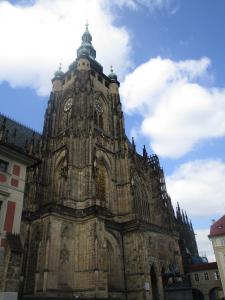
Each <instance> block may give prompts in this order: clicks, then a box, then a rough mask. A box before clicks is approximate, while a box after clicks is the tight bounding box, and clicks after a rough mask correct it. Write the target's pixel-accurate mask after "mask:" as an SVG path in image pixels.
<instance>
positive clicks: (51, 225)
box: [22, 25, 182, 300]
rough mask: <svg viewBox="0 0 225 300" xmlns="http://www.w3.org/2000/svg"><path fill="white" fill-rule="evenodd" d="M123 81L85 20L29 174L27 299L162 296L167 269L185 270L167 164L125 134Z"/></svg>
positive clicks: (55, 85)
mask: <svg viewBox="0 0 225 300" xmlns="http://www.w3.org/2000/svg"><path fill="white" fill-rule="evenodd" d="M119 85H120V83H119V81H118V80H117V76H116V74H115V73H114V72H113V69H112V68H111V72H110V74H109V75H108V76H106V75H105V74H104V73H103V67H102V66H101V65H100V64H99V63H98V62H97V60H96V51H95V49H94V47H93V45H92V36H91V34H90V32H89V30H88V25H86V30H85V32H84V34H83V35H82V43H81V46H80V47H79V48H78V50H77V58H76V60H75V61H74V62H73V63H72V64H71V65H70V66H69V69H68V71H67V72H66V73H64V72H62V70H61V67H60V68H59V70H58V71H56V72H55V75H54V78H53V79H52V92H51V95H50V98H49V101H48V106H47V109H46V113H45V122H44V130H43V136H42V141H41V149H40V163H39V164H37V165H35V166H33V168H31V169H30V170H29V172H28V178H27V188H26V197H25V207H24V216H23V228H22V232H23V235H24V240H25V246H24V247H25V251H24V252H25V254H24V263H23V276H24V282H23V289H22V294H23V297H24V298H26V297H38V298H39V299H40V298H41V299H48V298H51V297H53V298H56V297H59V298H88V299H89V298H90V299H103V298H104V299H124V300H125V299H126V300H127V299H129V300H135V299H139V300H142V299H143V300H144V299H147V300H151V299H163V279H162V270H164V271H168V272H169V269H170V268H172V267H173V268H174V269H175V267H176V270H180V271H182V269H181V268H182V267H181V260H180V253H179V247H178V236H177V233H176V230H175V228H176V227H175V217H174V213H173V208H172V205H171V201H170V198H169V196H168V195H167V192H166V188H165V182H164V175H163V170H162V169H161V167H160V165H159V161H158V158H157V156H156V155H154V156H150V157H149V156H148V154H147V151H146V148H145V147H144V150H143V156H141V155H139V154H137V153H136V150H135V144H134V141H133V142H132V143H130V141H129V140H128V138H127V137H126V135H125V130H124V118H123V112H122V108H121V102H120V96H119ZM153 241H154V242H153ZM171 249H172V250H171ZM170 250H171V251H170ZM171 266H172V267H171ZM151 274H153V275H151ZM151 285H152V287H153V289H152V290H150V289H149V288H148V287H149V286H151Z"/></svg>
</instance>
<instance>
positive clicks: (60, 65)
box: [59, 62, 62, 71]
mask: <svg viewBox="0 0 225 300" xmlns="http://www.w3.org/2000/svg"><path fill="white" fill-rule="evenodd" d="M59 71H62V63H61V62H60V63H59Z"/></svg>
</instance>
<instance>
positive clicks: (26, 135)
mask: <svg viewBox="0 0 225 300" xmlns="http://www.w3.org/2000/svg"><path fill="white" fill-rule="evenodd" d="M2 130H4V136H5V139H4V141H3V142H4V143H7V144H9V145H14V146H16V147H18V148H20V150H22V151H24V152H27V149H26V147H27V145H29V143H31V142H32V140H33V143H34V148H36V146H37V144H38V143H39V141H40V140H41V134H40V133H38V132H37V131H35V130H33V129H30V128H29V127H27V126H24V125H22V124H20V123H18V122H16V121H14V120H12V119H11V118H8V117H6V116H5V115H3V114H1V113H0V131H2Z"/></svg>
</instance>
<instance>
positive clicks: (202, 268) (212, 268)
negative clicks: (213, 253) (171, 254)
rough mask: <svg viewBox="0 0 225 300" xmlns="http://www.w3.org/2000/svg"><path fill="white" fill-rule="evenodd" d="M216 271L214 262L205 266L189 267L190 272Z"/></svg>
mask: <svg viewBox="0 0 225 300" xmlns="http://www.w3.org/2000/svg"><path fill="white" fill-rule="evenodd" d="M216 269H218V267H217V263H216V262H211V263H207V264H198V265H190V268H189V270H190V272H195V271H206V270H216Z"/></svg>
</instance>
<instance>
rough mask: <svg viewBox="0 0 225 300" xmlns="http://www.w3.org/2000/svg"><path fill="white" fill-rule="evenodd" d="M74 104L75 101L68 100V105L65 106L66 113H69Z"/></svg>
mask: <svg viewBox="0 0 225 300" xmlns="http://www.w3.org/2000/svg"><path fill="white" fill-rule="evenodd" d="M72 104H73V99H72V98H69V99H67V100H66V103H65V104H64V111H65V112H67V111H69V110H70V109H71V107H72Z"/></svg>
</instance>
